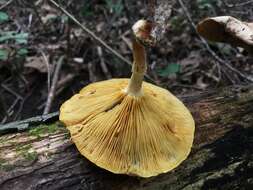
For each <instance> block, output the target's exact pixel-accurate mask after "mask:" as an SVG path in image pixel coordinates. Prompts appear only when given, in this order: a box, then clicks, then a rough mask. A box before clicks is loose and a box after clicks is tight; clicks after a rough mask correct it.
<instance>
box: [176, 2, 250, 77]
mask: <svg viewBox="0 0 253 190" xmlns="http://www.w3.org/2000/svg"><path fill="white" fill-rule="evenodd" d="M178 2H179V4H180V6H181V7H182V9H183V11H184V13H185V15H186V17H187V19H188V21H189V22H190V24H191V25H192V27H193V28H194V30H195V32H196V33H197V35H198V36H199V38H200V40H201V42H202V43H203V45H204V46H205V48H206V49H207V51H208V52H209V53H210V54H211V55H212V56H213V57H214V59H215V60H216V61H217V62H218V63H217V64H218V65H217V66H218V68H220V65H219V64H220V63H221V64H224V65H225V66H226V67H227V68H228V69H230V70H231V71H233V72H235V73H237V74H238V75H239V76H240V77H242V78H245V79H247V80H248V81H250V82H253V78H252V77H250V76H246V75H244V74H243V73H241V72H240V71H238V70H237V69H236V68H234V67H233V66H231V65H230V64H229V63H228V62H226V61H224V60H223V59H221V58H220V57H219V56H218V55H217V54H216V53H215V52H214V51H213V50H212V49H211V48H210V46H209V44H208V43H207V41H206V40H205V39H204V38H203V37H201V36H200V35H199V34H198V32H197V29H196V25H195V24H194V22H193V20H192V18H191V15H190V13H189V11H188V9H187V8H186V6H185V5H184V3H183V1H182V0H178Z"/></svg>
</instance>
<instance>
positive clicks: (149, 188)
mask: <svg viewBox="0 0 253 190" xmlns="http://www.w3.org/2000/svg"><path fill="white" fill-rule="evenodd" d="M181 99H182V100H183V101H184V102H185V103H186V104H187V106H188V107H189V108H190V110H191V111H192V113H193V116H194V118H195V121H196V133H195V140H194V146H193V148H192V151H191V154H190V156H189V157H188V158H187V159H186V160H185V161H184V162H183V163H182V164H181V165H180V166H179V167H177V168H176V169H174V170H173V171H171V172H168V173H166V174H162V175H159V176H156V177H152V178H147V179H143V178H137V177H131V176H126V175H116V174H112V173H110V172H108V171H105V170H103V169H101V168H98V167H97V166H95V165H94V164H92V163H91V162H89V161H88V160H87V159H85V158H84V157H83V156H81V155H80V154H79V153H78V151H77V150H76V148H75V146H74V145H73V144H72V143H71V141H70V140H69V136H68V133H67V131H66V130H65V128H64V127H58V126H60V124H59V123H58V122H57V123H52V124H51V125H48V124H47V125H45V124H42V126H40V127H37V128H32V129H29V131H25V132H22V133H19V132H18V133H14V134H6V135H2V136H1V137H0V189H1V190H10V189H11V190H35V189H39V190H43V189H46V190H56V189H59V190H64V189H68V190H77V189H82V190H165V189H166V190H179V189H185V190H187V189H204V190H206V189H223V190H224V189H228V190H232V189H233V190H234V189H240V190H244V189H248V190H251V189H253V86H237V87H230V88H225V89H219V90H213V91H207V92H205V93H201V94H194V95H188V96H185V97H181Z"/></svg>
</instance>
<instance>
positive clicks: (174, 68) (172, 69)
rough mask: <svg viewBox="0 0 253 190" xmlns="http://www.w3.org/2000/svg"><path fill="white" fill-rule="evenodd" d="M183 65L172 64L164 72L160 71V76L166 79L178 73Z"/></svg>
mask: <svg viewBox="0 0 253 190" xmlns="http://www.w3.org/2000/svg"><path fill="white" fill-rule="evenodd" d="M180 68H181V65H179V64H177V63H171V64H169V65H167V67H166V68H165V69H163V70H159V71H158V75H159V76H161V77H166V76H169V75H171V74H174V73H178V72H179V71H180Z"/></svg>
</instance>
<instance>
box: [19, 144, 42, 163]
mask: <svg viewBox="0 0 253 190" xmlns="http://www.w3.org/2000/svg"><path fill="white" fill-rule="evenodd" d="M16 151H17V154H18V155H19V156H22V157H23V158H24V159H25V160H28V161H34V160H36V159H37V158H38V154H37V152H36V151H34V150H32V145H19V146H17V147H16Z"/></svg>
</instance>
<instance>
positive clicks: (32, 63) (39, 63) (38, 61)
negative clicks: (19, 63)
mask: <svg viewBox="0 0 253 190" xmlns="http://www.w3.org/2000/svg"><path fill="white" fill-rule="evenodd" d="M24 66H25V67H27V68H33V69H35V70H37V71H39V72H41V73H47V65H46V63H45V61H44V60H43V58H42V57H37V56H33V57H27V58H26V62H25V65H24Z"/></svg>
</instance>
